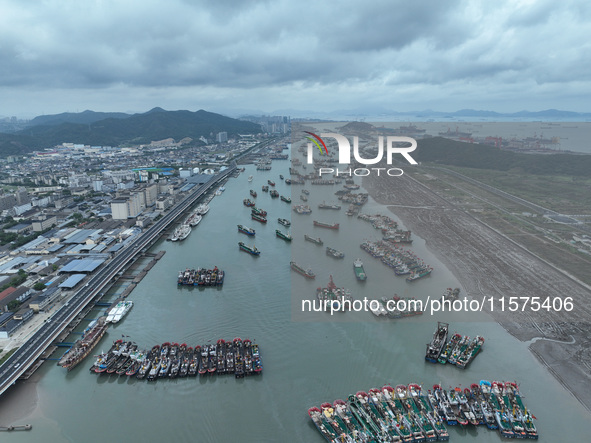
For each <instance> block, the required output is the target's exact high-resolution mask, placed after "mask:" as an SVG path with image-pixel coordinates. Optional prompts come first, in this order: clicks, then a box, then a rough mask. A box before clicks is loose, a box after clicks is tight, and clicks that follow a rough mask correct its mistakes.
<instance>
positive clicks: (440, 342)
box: [425, 322, 449, 363]
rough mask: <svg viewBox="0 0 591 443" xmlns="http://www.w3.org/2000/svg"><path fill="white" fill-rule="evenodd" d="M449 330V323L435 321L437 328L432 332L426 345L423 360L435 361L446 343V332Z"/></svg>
mask: <svg viewBox="0 0 591 443" xmlns="http://www.w3.org/2000/svg"><path fill="white" fill-rule="evenodd" d="M448 331H449V324H448V323H443V322H437V329H436V330H435V332H434V333H433V338H432V339H431V343H429V344H428V345H427V353H426V354H425V360H427V361H429V362H431V363H437V359H438V358H439V356H440V355H441V352H442V351H443V347H444V346H445V345H446V343H447V334H448Z"/></svg>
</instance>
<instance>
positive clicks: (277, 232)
mask: <svg viewBox="0 0 591 443" xmlns="http://www.w3.org/2000/svg"><path fill="white" fill-rule="evenodd" d="M275 235H276V236H277V237H279V238H281V239H283V240H285V241H288V242H290V241H291V240H292V237H291V235H289V234H286V233H285V232H282V231H280V230H279V229H275Z"/></svg>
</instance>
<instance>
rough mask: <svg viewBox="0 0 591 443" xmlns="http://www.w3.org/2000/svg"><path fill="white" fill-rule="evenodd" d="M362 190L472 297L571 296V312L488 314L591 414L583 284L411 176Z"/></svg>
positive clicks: (590, 316) (374, 183)
mask: <svg viewBox="0 0 591 443" xmlns="http://www.w3.org/2000/svg"><path fill="white" fill-rule="evenodd" d="M364 187H365V189H366V190H367V192H369V194H370V195H371V196H372V198H374V200H376V202H378V203H380V204H383V205H386V206H387V207H388V209H389V210H390V211H391V212H392V213H394V214H395V215H396V216H397V217H398V218H399V219H400V220H401V221H402V223H403V224H404V225H405V227H406V228H407V229H410V230H412V231H413V233H416V234H417V235H418V236H420V237H421V238H423V239H424V240H425V244H426V247H427V248H428V249H429V250H430V251H431V252H432V253H433V254H434V255H435V256H436V257H437V258H438V259H439V260H440V261H441V262H442V263H443V264H444V266H445V267H446V268H447V269H449V271H450V272H451V273H452V274H453V275H454V277H455V278H457V280H458V281H459V282H460V284H461V285H462V287H463V288H464V289H465V290H466V293H467V295H468V296H469V297H472V298H476V299H482V298H483V297H484V296H486V297H490V296H494V297H495V299H498V298H499V297H503V296H504V297H505V298H507V297H520V296H521V297H524V296H525V297H535V296H543V297H546V296H547V297H552V298H554V297H560V298H563V297H564V296H565V295H568V296H572V297H573V304H574V306H575V309H574V310H573V311H572V312H564V311H553V310H550V311H544V310H540V311H537V312H534V311H531V310H525V311H523V312H521V311H520V310H519V311H517V312H510V311H508V310H507V309H506V310H505V311H501V310H500V309H499V307H500V306H498V305H495V309H494V311H492V312H491V310H490V306H489V304H488V303H487V304H486V305H485V307H484V310H485V311H486V312H488V313H489V314H490V315H491V317H492V318H493V319H494V320H495V321H496V322H497V323H499V324H500V325H501V326H502V327H503V328H504V329H505V330H506V331H507V332H508V333H509V334H511V335H513V336H514V337H515V338H517V339H518V340H520V341H523V342H529V341H532V343H530V344H529V346H528V348H529V349H530V351H531V352H532V354H533V355H534V356H535V357H536V358H537V359H538V361H539V362H540V363H541V364H542V365H543V366H545V367H546V368H547V370H548V371H549V372H550V373H551V374H552V375H553V376H554V377H555V378H556V379H557V380H558V381H559V382H560V383H561V384H562V385H563V386H564V387H565V388H566V389H567V390H568V391H569V392H570V393H571V394H572V395H573V396H574V397H575V398H577V400H579V402H580V403H581V404H582V405H583V406H584V407H585V408H586V409H587V410H589V411H591V388H590V386H591V385H590V383H589V382H590V381H591V371H589V369H588V368H590V366H588V362H587V361H586V357H585V355H589V344H588V343H587V341H588V340H587V339H586V332H585V331H586V329H587V328H586V327H585V324H588V323H589V320H590V319H591V313H590V312H589V309H588V307H587V306H586V301H587V300H588V298H589V296H590V293H589V291H588V290H587V289H586V288H585V287H584V286H583V285H581V284H579V283H578V282H577V281H575V280H573V279H570V278H568V276H567V275H565V273H564V272H563V271H562V270H557V269H556V268H554V267H552V266H550V265H549V264H548V263H546V262H545V261H543V260H541V259H539V258H538V257H536V256H535V255H533V254H531V253H530V252H529V251H527V250H526V249H525V248H523V247H521V246H519V245H518V244H517V243H515V242H514V241H513V240H511V239H509V238H507V237H505V236H503V235H502V234H501V233H499V232H497V231H496V230H494V229H492V228H490V227H488V226H487V225H485V224H484V223H482V222H480V221H478V220H476V219H475V218H474V217H472V215H470V214H469V213H468V212H466V211H464V210H463V209H461V208H460V207H458V206H457V205H455V204H454V203H453V202H450V201H448V200H446V199H444V198H442V197H441V196H439V195H437V194H436V193H435V192H433V191H432V190H430V189H429V188H428V187H427V186H425V185H423V184H422V183H419V182H418V181H416V180H414V179H413V178H412V177H409V176H408V175H405V176H403V177H395V178H389V179H388V178H384V177H380V178H379V179H375V178H373V179H372V178H370V177H365V178H364ZM466 315H470V314H469V313H466ZM543 339H549V340H543ZM550 340H556V341H550Z"/></svg>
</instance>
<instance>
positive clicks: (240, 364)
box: [232, 337, 244, 378]
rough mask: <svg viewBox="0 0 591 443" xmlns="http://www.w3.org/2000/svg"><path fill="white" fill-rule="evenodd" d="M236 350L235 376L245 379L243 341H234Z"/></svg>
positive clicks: (237, 339)
mask: <svg viewBox="0 0 591 443" xmlns="http://www.w3.org/2000/svg"><path fill="white" fill-rule="evenodd" d="M232 345H233V348H234V376H235V377H236V378H244V346H243V343H242V339H241V338H240V337H236V338H235V339H234V340H232Z"/></svg>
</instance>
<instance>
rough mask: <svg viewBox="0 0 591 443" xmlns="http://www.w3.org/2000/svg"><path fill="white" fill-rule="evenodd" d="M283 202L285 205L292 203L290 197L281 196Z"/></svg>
mask: <svg viewBox="0 0 591 443" xmlns="http://www.w3.org/2000/svg"><path fill="white" fill-rule="evenodd" d="M281 201H284V202H285V203H291V198H290V197H286V196H285V195H282V196H281Z"/></svg>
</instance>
